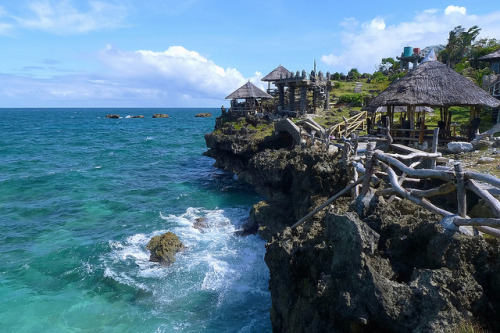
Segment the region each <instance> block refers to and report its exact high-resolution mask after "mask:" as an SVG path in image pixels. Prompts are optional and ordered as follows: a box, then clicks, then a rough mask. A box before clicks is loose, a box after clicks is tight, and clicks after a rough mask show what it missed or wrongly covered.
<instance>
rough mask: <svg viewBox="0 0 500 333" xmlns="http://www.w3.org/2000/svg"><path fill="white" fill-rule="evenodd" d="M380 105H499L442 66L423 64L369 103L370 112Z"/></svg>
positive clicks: (440, 64)
mask: <svg viewBox="0 0 500 333" xmlns="http://www.w3.org/2000/svg"><path fill="white" fill-rule="evenodd" d="M383 105H392V106H398V105H413V106H417V105H422V106H431V107H449V106H489V107H497V106H498V105H500V101H499V100H497V99H495V98H493V97H492V96H490V95H489V94H488V93H487V92H486V91H484V90H483V89H481V88H479V87H478V86H477V85H475V84H474V83H473V82H472V81H471V80H469V79H468V78H466V77H464V76H462V75H460V74H458V73H457V72H455V71H454V70H453V69H451V68H449V67H447V66H446V65H444V64H443V63H441V62H439V61H427V62H425V63H421V64H420V65H419V66H418V67H417V68H416V69H414V70H413V71H411V72H409V73H408V74H407V75H406V76H404V77H402V78H401V79H399V80H397V81H395V82H393V83H392V84H391V85H390V86H389V87H388V88H387V89H386V90H384V91H383V92H382V93H380V95H378V96H377V97H375V98H374V99H372V101H371V102H370V103H369V106H370V107H371V108H375V107H378V106H383Z"/></svg>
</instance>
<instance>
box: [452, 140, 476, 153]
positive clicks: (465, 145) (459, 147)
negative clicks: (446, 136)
mask: <svg viewBox="0 0 500 333" xmlns="http://www.w3.org/2000/svg"><path fill="white" fill-rule="evenodd" d="M447 148H448V150H449V151H451V152H452V153H453V154H459V153H466V152H469V151H473V150H474V147H473V146H472V144H471V143H470V142H449V143H448V145H447Z"/></svg>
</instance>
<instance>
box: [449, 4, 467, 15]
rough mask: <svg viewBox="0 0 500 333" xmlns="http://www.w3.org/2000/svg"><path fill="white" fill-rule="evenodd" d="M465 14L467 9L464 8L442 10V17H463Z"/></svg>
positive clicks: (450, 7)
mask: <svg viewBox="0 0 500 333" xmlns="http://www.w3.org/2000/svg"><path fill="white" fill-rule="evenodd" d="M466 13H467V9H466V8H465V7H459V6H448V7H446V9H445V10H444V15H454V14H461V15H465V14H466Z"/></svg>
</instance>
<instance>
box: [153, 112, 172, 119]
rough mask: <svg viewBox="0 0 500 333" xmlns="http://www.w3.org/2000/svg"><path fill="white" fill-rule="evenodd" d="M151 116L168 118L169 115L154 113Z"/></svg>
mask: <svg viewBox="0 0 500 333" xmlns="http://www.w3.org/2000/svg"><path fill="white" fill-rule="evenodd" d="M153 118H170V116H169V115H168V114H166V113H155V114H154V115H153Z"/></svg>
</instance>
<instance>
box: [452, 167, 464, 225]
mask: <svg viewBox="0 0 500 333" xmlns="http://www.w3.org/2000/svg"><path fill="white" fill-rule="evenodd" d="M454 168H455V177H456V179H457V185H456V186H457V204H458V215H460V216H461V217H465V216H466V215H467V202H466V197H465V180H464V172H463V170H462V163H456V164H455V165H454Z"/></svg>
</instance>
